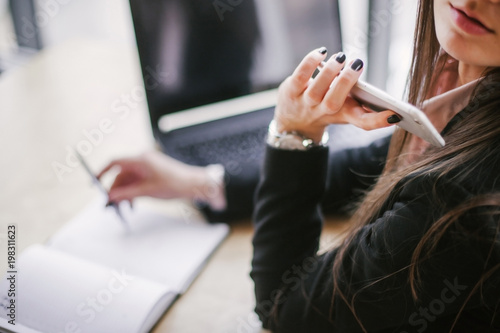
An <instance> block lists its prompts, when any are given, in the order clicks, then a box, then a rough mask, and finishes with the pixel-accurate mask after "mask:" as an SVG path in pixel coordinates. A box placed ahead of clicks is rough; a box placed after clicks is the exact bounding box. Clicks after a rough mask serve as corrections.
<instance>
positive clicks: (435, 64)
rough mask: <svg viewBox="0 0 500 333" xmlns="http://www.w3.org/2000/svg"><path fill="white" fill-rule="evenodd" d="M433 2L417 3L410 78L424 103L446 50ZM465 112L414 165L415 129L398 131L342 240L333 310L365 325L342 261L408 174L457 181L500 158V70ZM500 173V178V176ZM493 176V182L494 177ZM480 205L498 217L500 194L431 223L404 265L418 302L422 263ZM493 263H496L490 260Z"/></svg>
mask: <svg viewBox="0 0 500 333" xmlns="http://www.w3.org/2000/svg"><path fill="white" fill-rule="evenodd" d="M433 3H434V1H433V0H421V1H420V2H419V7H418V14H417V24H416V28H415V37H414V48H413V54H414V56H413V61H412V64H411V67H410V73H409V79H408V92H409V93H408V100H409V102H410V103H412V104H414V105H421V103H422V102H423V101H424V100H425V99H426V98H427V97H429V93H430V91H432V89H433V84H434V83H435V80H434V78H435V77H436V76H437V75H438V74H439V73H440V72H441V71H442V70H443V68H444V60H443V59H444V57H443V56H441V54H442V52H441V50H440V45H439V42H438V40H437V37H436V33H435V22H434V9H433ZM464 111H466V112H462V114H463V115H464V117H465V118H464V119H463V120H462V121H461V122H460V126H455V127H452V128H451V129H449V131H448V132H447V134H446V136H445V139H446V146H445V147H443V148H434V147H430V148H428V149H427V150H426V151H425V153H424V154H423V155H422V156H421V157H420V158H419V160H418V161H416V162H415V163H412V164H411V165H407V164H404V163H403V162H402V161H403V160H404V158H405V154H404V153H405V149H406V148H407V146H408V143H409V141H410V138H411V134H409V133H407V132H406V131H404V130H400V129H398V130H396V131H395V133H394V134H393V137H392V139H391V144H390V148H389V153H388V156H387V162H386V165H385V168H384V171H383V172H382V175H381V176H380V177H379V179H378V181H377V183H376V184H375V186H374V187H373V188H372V189H371V190H370V192H368V193H367V194H366V196H365V197H364V199H363V201H362V202H361V203H360V205H359V206H358V207H357V209H356V211H355V213H354V215H353V219H352V221H353V227H352V229H351V230H350V231H349V233H348V234H347V236H346V238H345V241H344V242H343V244H342V245H341V246H340V248H338V251H339V252H338V254H337V256H336V259H335V261H334V265H333V297H332V306H331V311H333V303H334V300H335V302H338V301H341V302H342V301H343V302H345V303H346V304H347V306H349V307H350V309H351V311H352V313H353V314H354V316H355V317H356V319H357V320H358V323H359V325H360V326H361V327H362V328H363V324H362V322H361V321H360V320H359V318H358V316H357V315H356V309H355V305H354V303H355V298H356V293H354V295H351V296H347V295H348V294H351V292H350V291H345V290H341V287H340V281H342V280H343V279H344V278H345V277H343V276H341V266H342V262H343V261H344V260H349V258H347V251H348V249H349V247H350V245H351V244H352V242H353V239H354V237H355V235H356V234H357V232H358V231H359V230H360V229H361V228H362V227H363V226H365V225H367V224H369V223H370V222H372V221H374V220H375V219H376V218H377V217H379V216H380V215H381V214H382V213H383V209H384V206H385V204H386V202H387V201H388V199H389V197H390V195H391V194H392V193H394V191H395V190H396V188H397V184H398V183H399V182H400V181H402V180H403V179H407V178H413V179H418V178H419V177H422V176H426V175H429V174H431V173H432V174H433V175H435V176H436V179H439V178H441V177H444V176H450V175H451V174H452V175H453V179H454V180H455V181H457V182H463V181H465V180H466V179H468V178H469V177H470V175H472V174H475V173H477V172H480V171H481V168H482V167H484V166H483V165H482V162H483V161H486V160H487V161H490V162H491V161H499V159H500V69H498V68H491V69H488V70H487V71H486V72H485V73H484V78H483V79H482V80H480V81H479V83H478V85H477V86H476V88H475V90H474V92H473V94H472V97H471V100H470V101H469V104H468V105H467V107H466V109H465V110H464ZM496 165H497V166H498V165H500V163H496ZM463 166H466V167H463ZM412 176H413V177H412ZM498 177H499V180H498V181H500V175H499V176H498ZM489 181H490V182H491V178H490V179H489ZM488 186H489V188H492V185H491V184H484V188H488ZM479 187H480V186H478V188H479ZM491 191H493V189H492V190H491ZM429 195H433V193H432V189H430V192H429ZM436 200H439V198H436ZM480 207H482V208H483V209H486V210H487V211H488V214H489V216H495V217H496V218H498V215H499V210H500V194H499V193H490V192H488V193H483V194H481V195H477V196H476V197H474V198H471V199H470V200H467V201H466V202H461V203H458V204H457V205H456V206H455V207H452V208H451V209H449V210H448V211H447V212H446V213H445V214H444V215H443V216H441V217H440V218H439V219H437V220H436V221H435V222H433V224H432V226H431V228H430V229H429V230H428V231H427V232H426V233H425V235H424V236H423V237H422V238H421V239H420V241H419V243H418V245H417V247H416V249H415V250H414V253H413V256H412V258H411V261H410V262H409V263H408V266H407V267H406V268H405V269H407V270H408V279H409V281H408V282H409V285H410V288H411V292H412V296H413V298H414V300H415V301H417V299H418V295H419V281H420V275H421V270H420V264H421V263H422V262H423V261H425V260H426V259H427V258H429V257H430V256H432V251H433V250H435V249H436V247H437V244H438V243H439V241H440V240H441V239H442V237H443V235H444V234H445V232H446V231H447V230H449V228H450V227H451V226H452V225H453V224H454V223H456V222H457V221H458V220H459V218H460V216H463V215H464V214H466V213H467V212H470V211H472V210H474V209H478V208H480ZM498 235H499V233H498V230H497V233H496V234H493V235H491V239H490V240H489V242H490V243H491V247H492V249H493V248H496V249H498V248H499V247H500V245H499V244H498V243H496V239H498ZM488 260H490V258H485V261H488ZM489 264H490V265H491V263H489ZM498 266H499V265H497V264H496V263H494V264H493V267H491V268H490V269H489V270H488V271H485V272H483V275H482V278H481V279H480V280H479V281H478V282H477V284H476V285H475V286H474V287H473V288H472V291H471V293H470V295H469V297H468V298H467V300H469V299H470V298H471V297H472V294H473V293H475V292H477V291H478V290H479V289H480V287H481V286H482V284H483V283H484V282H485V281H486V280H487V279H488V277H489V276H491V274H493V273H494V272H496V271H498V270H499V268H500V267H498ZM488 267H489V266H488ZM383 279H384V278H382V279H380V280H379V281H381V280H383ZM374 283H377V281H376V282H370V283H369V284H368V282H367V285H366V286H365V288H369V287H370V286H372V285H373V284H374ZM358 292H359V291H358ZM464 307H465V304H463V306H462V308H461V310H460V312H459V313H458V315H457V317H456V319H455V323H454V324H453V326H452V328H451V329H450V331H451V330H453V328H454V326H455V324H456V323H457V321H458V319H459V317H460V314H461V312H462V311H463V309H464ZM330 314H331V313H330ZM330 318H331V316H330ZM363 329H364V328H363ZM365 331H366V330H365Z"/></svg>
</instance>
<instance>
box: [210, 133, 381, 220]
mask: <svg viewBox="0 0 500 333" xmlns="http://www.w3.org/2000/svg"><path fill="white" fill-rule="evenodd" d="M390 138H391V136H388V137H385V138H382V139H379V140H376V141H374V142H373V143H372V144H370V145H369V146H367V147H361V148H350V149H344V150H340V151H336V152H332V153H331V154H329V155H328V160H329V161H330V162H329V166H330V167H329V169H328V170H327V178H326V184H327V187H326V193H325V197H324V200H323V205H322V210H323V211H324V212H325V213H336V212H340V211H341V210H343V209H344V208H345V207H346V206H347V205H348V204H349V203H351V202H353V200H355V199H356V198H357V197H358V196H359V195H360V194H361V193H363V191H365V190H366V189H367V188H368V187H369V186H371V185H372V184H373V183H374V181H375V179H376V177H377V176H378V175H380V173H381V172H382V169H383V167H384V164H385V157H386V155H387V151H388V148H389V142H390ZM261 162H262V161H261V160H259V161H254V162H253V163H247V164H245V165H241V166H239V168H238V169H236V170H226V175H225V179H224V183H225V193H226V201H227V208H226V209H225V210H224V211H213V210H211V209H210V207H208V206H206V205H200V208H201V210H202V211H203V213H204V215H205V216H206V217H207V219H208V220H209V221H217V222H221V221H223V222H224V221H231V220H238V219H243V218H248V217H250V216H251V215H252V213H253V208H254V204H255V202H254V193H255V188H256V187H257V183H258V181H259V175H260V172H259V171H260V170H259V169H260V166H261Z"/></svg>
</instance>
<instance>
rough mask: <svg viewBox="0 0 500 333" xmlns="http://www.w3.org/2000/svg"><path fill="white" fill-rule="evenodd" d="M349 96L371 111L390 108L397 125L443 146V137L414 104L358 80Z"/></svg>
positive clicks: (433, 143) (431, 142)
mask: <svg viewBox="0 0 500 333" xmlns="http://www.w3.org/2000/svg"><path fill="white" fill-rule="evenodd" d="M351 97H352V98H354V99H355V100H357V101H358V102H359V103H360V104H361V105H364V106H366V107H368V108H369V109H371V110H373V111H377V112H380V111H384V110H392V111H394V112H396V113H397V114H398V115H399V116H400V118H401V121H400V122H399V123H398V125H397V126H399V127H401V128H403V129H405V130H407V131H408V132H410V133H412V134H415V135H416V136H418V137H420V138H422V139H424V140H425V141H427V142H429V143H430V144H432V145H434V146H437V147H443V146H444V145H445V142H444V139H443V138H442V137H441V135H440V134H439V132H438V131H437V130H436V128H435V127H434V125H432V123H431V122H430V120H429V118H427V116H426V115H425V113H424V112H423V111H422V110H420V109H418V108H416V107H415V106H413V105H411V104H409V103H406V102H403V101H400V100H397V99H395V98H394V97H392V96H391V95H389V94H387V93H386V92H385V91H382V90H380V89H378V88H376V87H374V86H372V85H370V84H368V83H366V82H363V81H361V80H358V82H357V83H356V85H354V87H353V88H352V89H351Z"/></svg>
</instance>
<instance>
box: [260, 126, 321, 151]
mask: <svg viewBox="0 0 500 333" xmlns="http://www.w3.org/2000/svg"><path fill="white" fill-rule="evenodd" d="M328 138H329V136H328V132H327V131H325V132H324V133H323V137H322V138H321V142H320V143H318V144H317V143H315V142H314V141H313V140H312V139H310V138H307V137H305V136H303V135H301V134H299V133H297V132H295V131H293V132H281V133H280V132H278V130H277V129H276V121H275V120H274V119H273V120H272V121H271V123H270V124H269V132H268V135H267V144H268V145H270V146H272V147H274V148H280V149H286V150H308V149H311V148H313V147H321V146H326V144H327V143H328Z"/></svg>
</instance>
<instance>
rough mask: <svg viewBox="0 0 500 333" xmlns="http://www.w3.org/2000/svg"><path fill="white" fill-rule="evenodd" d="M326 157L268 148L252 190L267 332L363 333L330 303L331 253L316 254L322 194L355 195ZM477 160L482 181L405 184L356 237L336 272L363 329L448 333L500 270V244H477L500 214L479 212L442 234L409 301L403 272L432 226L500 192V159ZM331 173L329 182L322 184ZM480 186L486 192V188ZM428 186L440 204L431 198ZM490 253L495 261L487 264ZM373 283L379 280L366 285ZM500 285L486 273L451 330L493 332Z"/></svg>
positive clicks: (260, 309) (336, 301)
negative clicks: (495, 267) (477, 198)
mask: <svg viewBox="0 0 500 333" xmlns="http://www.w3.org/2000/svg"><path fill="white" fill-rule="evenodd" d="M372 149H374V148H373V147H372ZM375 150H376V149H374V151H375ZM369 151H370V149H368V150H361V151H360V152H363V153H362V154H361V155H359V156H360V157H359V160H357V157H355V158H354V162H356V160H357V162H359V163H361V164H362V163H363V159H364V158H362V157H361V156H364V157H367V158H368V160H373V157H374V156H377V154H376V153H374V154H373V155H370V154H369ZM350 154H353V155H352V156H358V155H357V153H350ZM328 160H329V153H328V149H327V148H314V149H311V150H309V151H307V152H302V151H286V150H277V149H273V148H270V147H267V152H266V156H265V161H264V167H263V170H262V174H261V181H260V184H259V186H258V189H257V193H256V208H255V216H254V224H255V235H254V239H253V245H254V257H253V261H252V271H251V277H252V279H253V280H254V282H255V295H256V301H257V305H256V312H257V314H258V315H259V317H260V319H261V320H262V322H263V326H264V327H265V328H270V329H272V330H275V331H279V332H316V333H317V332H362V331H363V330H362V328H361V327H360V325H359V323H358V321H357V320H356V318H355V316H354V315H353V313H352V311H351V310H350V305H351V304H347V303H346V302H345V301H343V300H342V299H340V298H339V297H338V296H336V297H334V298H333V282H332V263H333V261H334V259H335V257H336V256H337V251H336V250H333V251H330V252H328V253H326V254H323V255H317V250H318V245H319V237H320V234H321V228H322V213H321V209H320V203H321V202H322V200H323V196H324V193H325V190H326V192H327V193H328V195H327V200H331V198H335V197H337V199H339V198H338V197H339V196H340V197H341V196H346V197H348V196H349V195H350V194H351V193H350V192H349V191H348V190H347V189H346V188H345V186H349V184H350V183H351V182H355V181H356V180H355V178H357V177H354V176H353V175H352V174H350V172H349V170H347V171H346V170H337V169H336V167H335V166H334V165H335V164H337V163H339V162H340V165H344V166H345V164H344V163H346V162H345V161H344V160H342V159H340V160H336V161H332V162H333V163H335V164H332V165H330V166H328ZM359 163H353V160H351V161H350V162H349V164H351V165H352V167H355V166H356V165H358V167H360V166H359ZM483 163H484V168H483V169H482V172H481V174H476V175H471V178H470V179H469V181H468V182H467V183H457V182H456V181H455V180H454V179H452V178H451V177H452V176H453V175H452V174H450V175H449V177H446V178H442V177H437V176H436V175H433V174H429V175H426V176H422V177H412V178H409V177H407V178H405V179H403V180H402V181H401V182H400V183H399V184H398V186H397V187H396V189H395V190H394V191H393V193H392V195H391V196H390V197H389V199H388V200H387V202H386V203H385V206H384V209H383V210H382V213H381V214H380V216H378V217H377V218H376V219H374V220H373V221H371V223H370V224H368V225H366V226H365V227H363V228H362V229H361V230H360V231H359V232H358V233H357V234H356V237H355V239H354V242H353V243H352V245H351V246H349V248H348V249H347V256H346V257H345V258H347V259H345V260H344V261H343V262H342V265H341V276H342V279H341V282H340V288H341V289H342V291H343V292H344V293H345V294H346V295H347V296H348V297H350V296H353V295H356V297H355V301H354V304H353V306H354V308H355V309H356V315H357V317H358V319H359V320H360V322H361V323H362V324H363V326H364V328H365V329H366V331H368V332H424V331H425V332H447V331H448V330H449V329H450V327H451V325H452V324H453V322H454V320H455V317H456V315H457V313H458V312H459V311H460V310H461V306H462V304H464V302H465V300H466V298H467V297H468V295H469V293H470V292H471V291H472V290H473V288H474V286H475V285H476V283H477V281H478V278H479V276H480V275H481V274H482V273H483V272H484V271H485V270H487V269H489V268H491V267H490V266H491V262H493V263H500V249H499V247H500V246H499V244H498V240H497V244H496V245H495V246H494V247H493V248H492V247H491V243H488V242H487V241H484V239H488V237H485V238H483V237H482V236H484V235H487V236H491V234H492V233H493V234H494V232H495V231H496V230H497V227H498V226H499V221H498V216H497V218H496V220H485V217H484V215H481V212H477V211H474V212H470V213H468V214H466V215H465V216H464V218H463V219H461V220H460V223H456V224H455V225H454V226H453V227H452V228H451V229H450V230H449V231H448V232H446V234H445V236H444V237H443V239H442V241H441V242H440V243H439V247H438V248H437V249H436V250H435V252H434V255H433V256H432V258H430V259H429V260H427V261H426V262H425V263H424V264H423V265H424V266H422V267H423V274H422V276H421V279H420V280H419V282H420V283H421V284H420V286H421V287H422V289H420V290H421V291H422V292H420V294H419V300H418V302H414V300H413V298H412V296H411V291H410V286H409V284H408V270H407V266H408V265H409V263H410V260H411V255H412V253H413V251H414V249H415V246H416V245H417V243H418V241H419V240H420V239H421V237H422V235H423V234H424V233H425V232H426V231H427V230H428V229H429V227H430V226H431V225H432V223H433V222H434V221H435V220H436V219H437V218H438V217H440V216H442V215H443V213H445V212H446V211H448V210H449V209H450V208H451V207H453V206H455V205H456V204H457V203H459V202H462V201H463V200H466V199H467V198H469V197H471V196H474V195H476V194H479V193H484V192H489V191H493V190H495V191H500V182H499V181H498V179H497V178H498V174H499V170H500V159H499V158H497V159H496V160H493V161H483ZM352 167H351V169H352ZM361 167H362V166H361ZM460 167H465V168H466V167H467V166H466V165H464V166H460ZM332 170H335V171H334V172H332ZM336 172H339V174H336ZM332 176H333V177H334V178H335V179H334V180H332V179H328V178H329V177H332ZM479 179H481V180H486V182H484V181H481V182H478V181H477V180H479ZM488 180H490V181H488ZM479 183H481V184H490V185H488V188H484V187H479V185H478V184H479ZM325 184H329V188H325ZM432 189H434V190H436V195H437V197H438V198H440V199H441V200H440V202H438V201H437V200H435V198H436V197H434V196H433V195H430V194H429V193H430V191H431V190H432ZM337 202H338V200H337ZM491 249H493V250H492V251H491V252H490V250H491ZM488 256H490V258H492V260H491V261H490V262H489V263H488V264H486V258H487V257H488ZM382 277H385V278H384V279H383V280H381V281H379V279H380V278H382ZM374 281H378V282H377V283H374V284H371V283H372V282H374ZM499 282H500V278H499V276H498V274H496V275H494V276H491V278H490V279H488V280H487V281H486V282H485V283H484V285H483V288H482V289H481V290H479V293H476V294H475V296H473V297H472V298H471V299H469V300H468V302H467V304H466V306H465V308H464V309H463V313H462V315H461V316H460V319H459V322H458V323H457V326H456V330H455V332H461V331H463V332H490V331H491V332H497V331H499V328H500V325H499V322H498V321H499V319H498V317H499V316H498V314H499V313H498V312H499V310H498V305H499V300H500V288H499V287H498V285H499V284H498V283H499ZM478 294H480V296H478ZM332 298H333V302H332ZM496 307H497V308H496ZM275 308H276V309H277V310H276V309H275ZM275 310H276V311H275ZM495 312H496V314H497V316H496V317H494V316H493V315H494V313H495ZM492 317H493V318H494V319H493V322H492ZM493 327H496V329H495V328H493Z"/></svg>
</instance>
